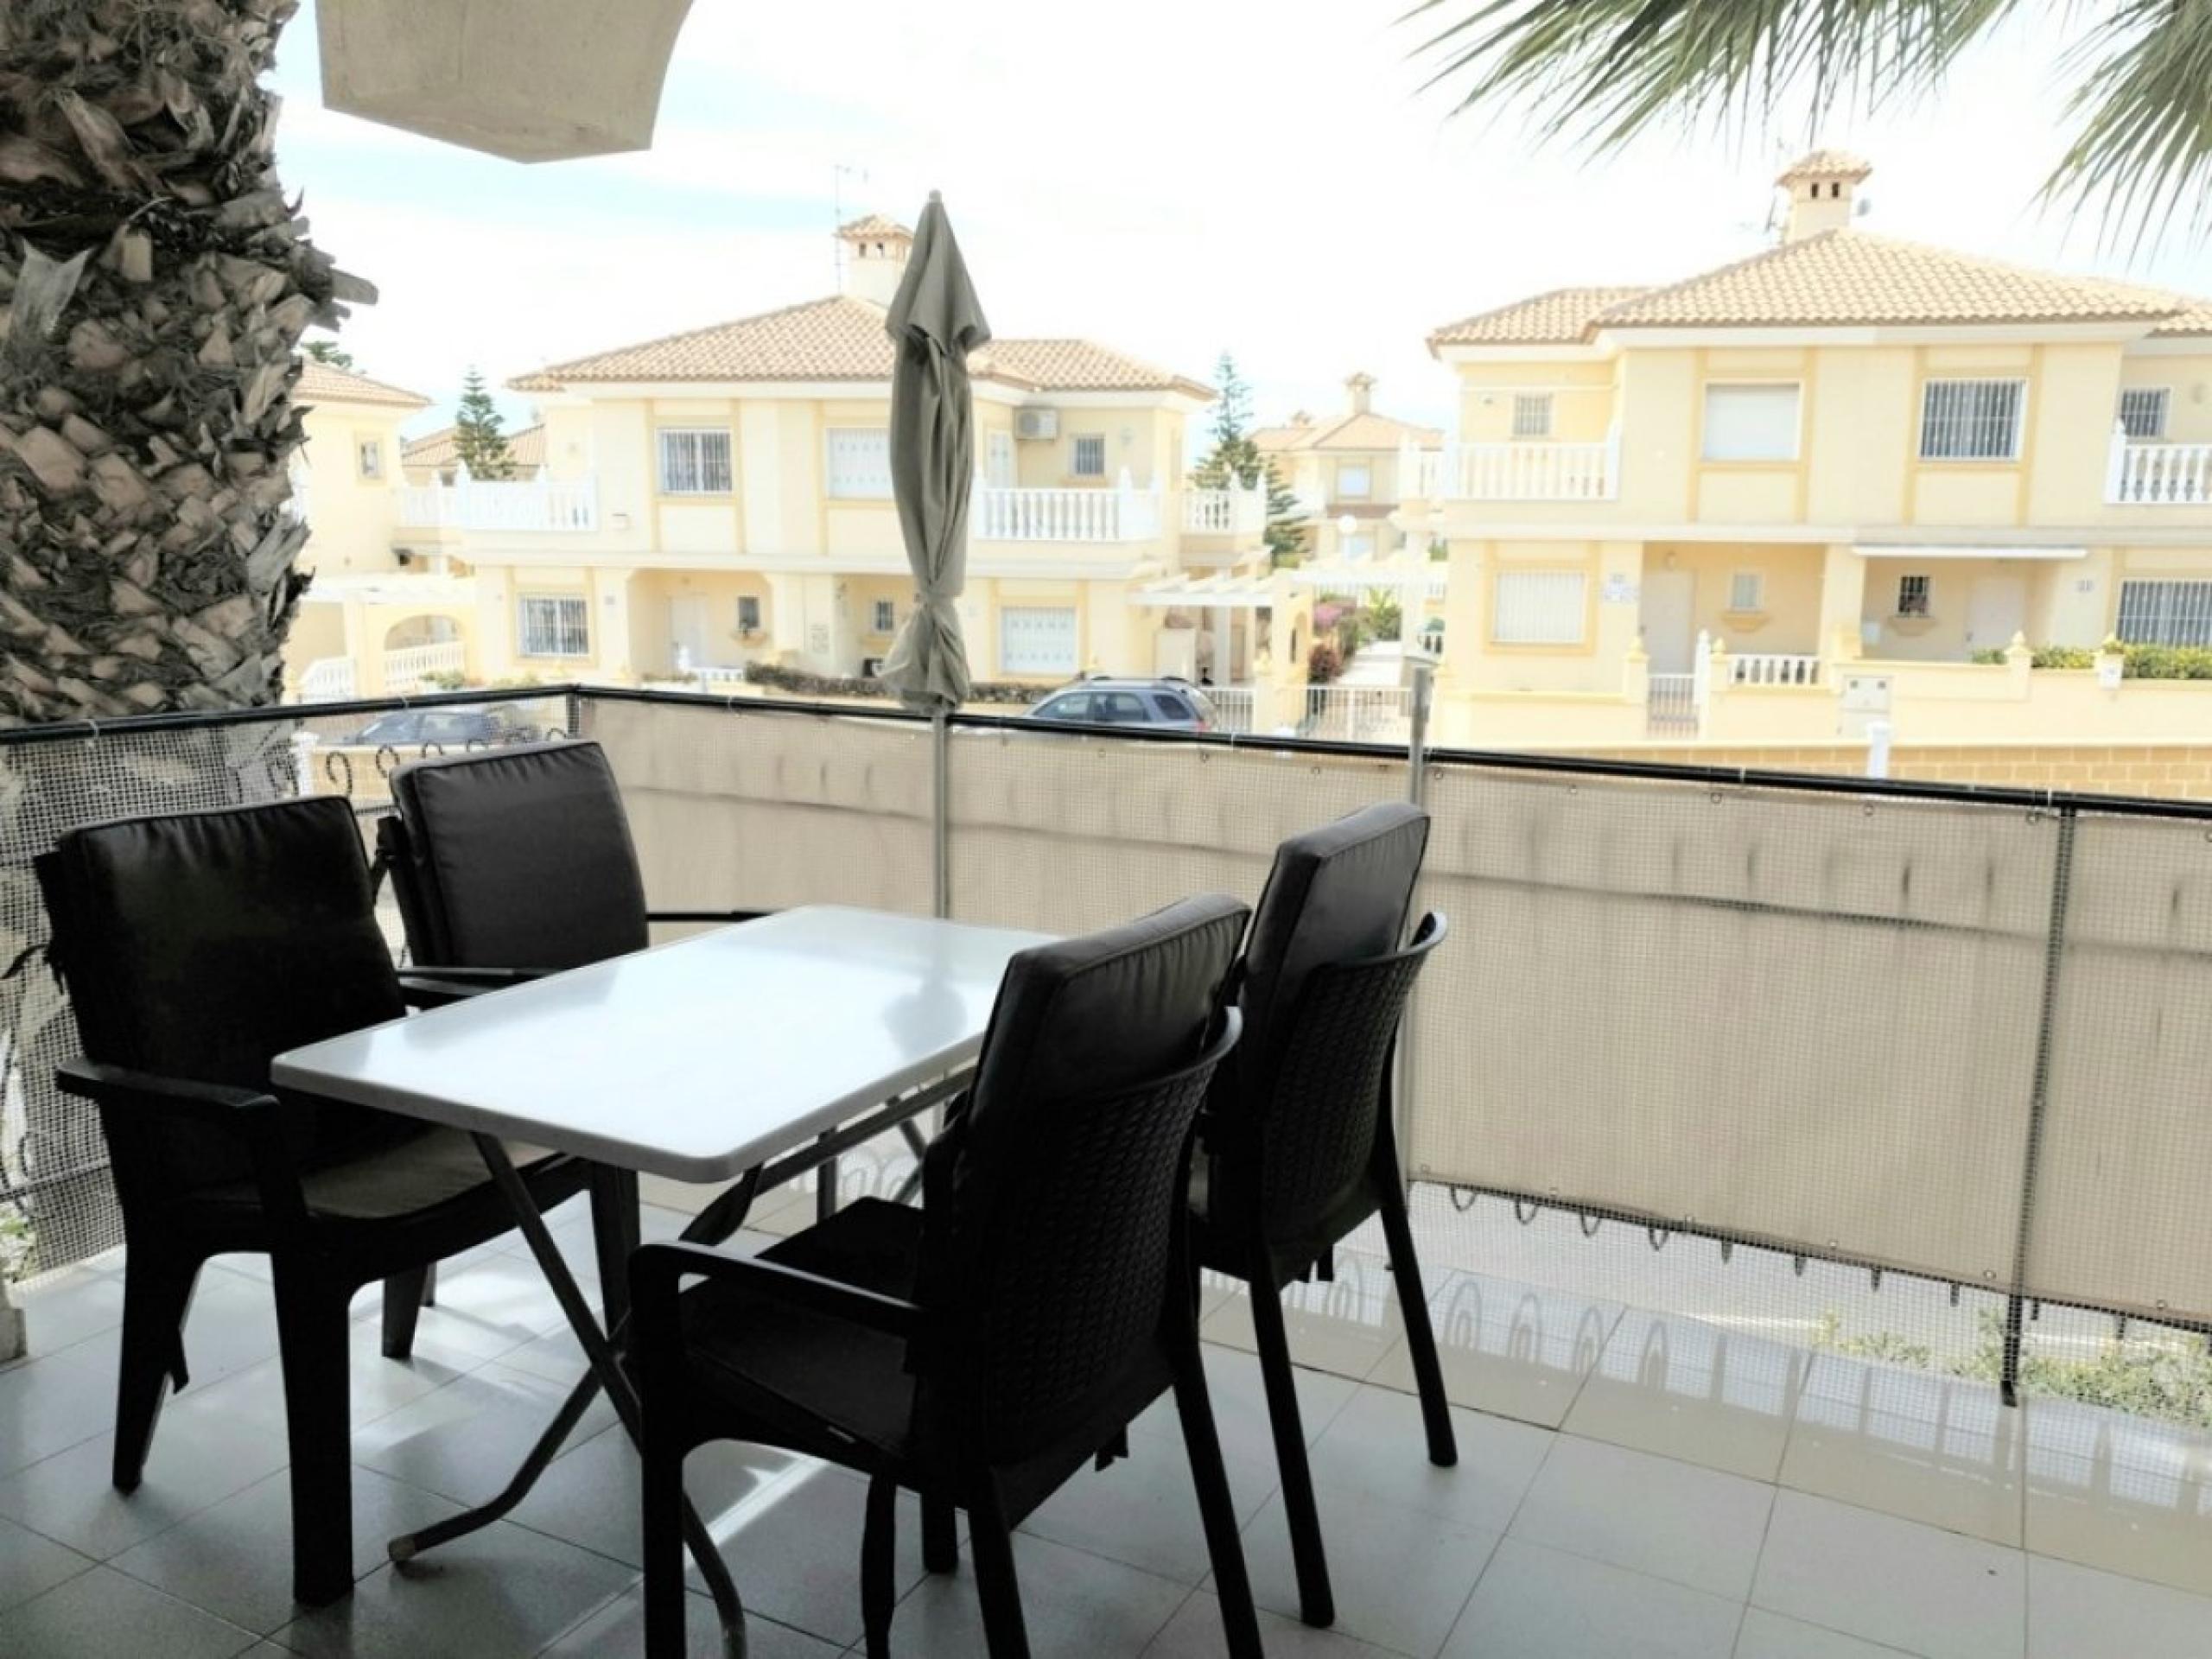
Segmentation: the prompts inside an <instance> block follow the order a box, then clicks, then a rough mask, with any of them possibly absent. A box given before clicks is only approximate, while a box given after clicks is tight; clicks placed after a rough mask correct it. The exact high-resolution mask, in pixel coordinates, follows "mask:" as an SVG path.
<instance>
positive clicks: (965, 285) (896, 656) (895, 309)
mask: <svg viewBox="0 0 2212 1659" xmlns="http://www.w3.org/2000/svg"><path fill="white" fill-rule="evenodd" d="M884 327H885V328H886V329H887V331H888V332H889V334H890V335H891V339H892V341H893V345H894V346H895V347H896V348H897V353H898V359H897V363H896V365H895V366H894V367H893V370H892V373H891V485H892V493H893V496H894V497H895V498H896V499H897V500H898V503H899V531H900V533H901V534H903V535H904V536H905V537H906V562H907V563H908V564H910V565H911V566H912V568H913V572H914V597H915V601H916V602H915V605H914V608H913V611H912V613H911V614H910V615H909V616H908V617H907V618H906V626H903V627H901V628H900V629H899V637H898V639H896V640H894V641H893V643H892V646H891V653H890V655H889V656H887V657H886V658H884V662H883V674H882V678H883V683H885V684H886V685H887V686H889V687H890V688H891V689H892V690H893V691H895V692H897V693H898V694H899V698H900V700H901V701H903V702H906V703H907V704H908V705H909V706H910V707H912V708H917V709H927V710H929V711H930V712H931V714H934V715H946V714H950V712H951V711H952V710H953V709H957V708H958V707H959V706H960V704H961V703H963V702H965V701H967V697H968V689H969V676H968V649H967V646H966V645H964V644H963V642H962V640H961V638H960V614H959V612H958V611H957V609H955V608H954V605H953V601H955V600H957V599H958V598H959V597H960V593H961V590H962V589H963V588H965V587H966V586H967V585H968V489H969V482H970V480H972V479H973V478H974V476H975V472H976V420H975V413H974V409H973V406H972V404H970V403H969V394H968V354H969V353H970V352H972V351H974V350H976V348H977V347H978V346H982V345H983V344H984V343H985V342H986V341H988V340H989V339H990V337H991V326H990V324H988V322H986V321H983V308H982V306H981V305H979V304H978V303H977V302H976V290H975V289H974V287H973V286H972V285H971V284H970V283H969V280H968V267H967V264H965V262H964V261H963V260H962V258H961V257H960V245H959V243H957V241H955V240H954V239H953V236H952V224H951V221H950V220H949V219H947V218H946V217H945V213H944V203H943V202H942V201H941V200H938V194H937V192H935V191H934V190H932V191H931V193H930V200H929V205H928V206H927V207H924V208H923V209H922V222H921V225H920V226H919V228H918V229H917V231H916V232H915V234H914V250H913V252H912V254H911V255H909V256H908V258H907V264H906V277H905V279H904V280H902V281H901V282H900V283H899V292H898V294H897V295H896V296H893V299H892V302H891V311H890V315H888V316H887V318H886V319H885V320H884Z"/></svg>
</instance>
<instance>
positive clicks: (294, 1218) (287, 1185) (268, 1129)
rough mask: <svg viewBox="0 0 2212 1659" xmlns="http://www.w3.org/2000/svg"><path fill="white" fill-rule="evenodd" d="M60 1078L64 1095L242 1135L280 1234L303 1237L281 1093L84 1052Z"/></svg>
mask: <svg viewBox="0 0 2212 1659" xmlns="http://www.w3.org/2000/svg"><path fill="white" fill-rule="evenodd" d="M54 1081H55V1082H56V1083H57V1084H59V1085H60V1089H61V1091H62V1092H63V1093H64V1094H69V1095H75V1096H79V1097H80V1098H82V1099H86V1100H91V1101H93V1102H96V1103H99V1105H101V1106H103V1107H106V1106H120V1107H124V1108H127V1109H135V1110H138V1111H143V1112H149V1113H155V1112H158V1113H160V1114H162V1116H167V1117H170V1118H181V1119H183V1120H185V1121H187V1122H192V1123H197V1124H202V1125H205V1126H207V1127H208V1128H213V1129H216V1130H219V1131H220V1132H221V1133H224V1134H227V1135H235V1136H237V1137H238V1139H239V1140H241V1141H244V1142H245V1147H246V1152H247V1154H248V1156H249V1157H250V1159H251V1161H252V1167H253V1179H254V1184H255V1185H257V1186H258V1187H259V1188H260V1189H261V1203H262V1208H263V1211H264V1213H265V1214H266V1215H267V1216H268V1217H269V1218H270V1223H271V1224H272V1225H273V1226H275V1227H276V1228H277V1230H279V1231H280V1233H283V1234H288V1235H290V1236H295V1237H298V1236H304V1233H305V1230H306V1228H307V1225H308V1207H307V1198H306V1196H305V1195H304V1194H303V1193H302V1192H301V1190H300V1172H299V1166H298V1164H297V1163H296V1161H295V1160H294V1159H293V1156H292V1149H291V1147H290V1146H289V1144H288V1143H287V1142H286V1141H285V1138H284V1135H283V1128H282V1127H281V1125H280V1124H279V1122H278V1115H279V1114H280V1113H282V1112H283V1109H284V1106H283V1102H281V1101H279V1100H278V1099H277V1097H276V1096H274V1095H272V1094H270V1093H269V1092H267V1091H266V1090H259V1089H239V1088H236V1087H233V1086H232V1085H231V1084H220V1083H201V1082H198V1081H195V1080H194V1079H192V1078H189V1077H164V1076H162V1074H160V1073H159V1072H155V1071H135V1070H133V1069H132V1068H131V1067H130V1066H125V1065H104V1064H103V1063H101V1062H100V1061H98V1060H88V1059H86V1058H83V1057H82V1056H79V1057H78V1058H75V1059H69V1060H64V1061H63V1062H62V1063H61V1064H60V1065H59V1066H57V1067H56V1068H55V1069H54Z"/></svg>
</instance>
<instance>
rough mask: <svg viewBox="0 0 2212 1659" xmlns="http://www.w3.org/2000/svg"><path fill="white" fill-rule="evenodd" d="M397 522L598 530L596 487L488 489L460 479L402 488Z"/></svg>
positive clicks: (534, 483)
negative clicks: (451, 482)
mask: <svg viewBox="0 0 2212 1659" xmlns="http://www.w3.org/2000/svg"><path fill="white" fill-rule="evenodd" d="M399 522H400V524H401V525H402V526H403V527H404V528H407V529H410V530H416V529H420V530H432V529H435V530H516V531H571V532H573V531H592V530H597V529H598V528H599V485H598V482H597V480H594V479H588V478H571V479H543V478H540V479H533V480H530V481H529V482H527V483H487V482H486V481H484V480H479V479H472V478H470V477H468V476H467V474H462V476H461V480H460V481H459V482H457V483H453V484H410V485H407V486H404V487H403V488H402V489H401V490H400V492H399Z"/></svg>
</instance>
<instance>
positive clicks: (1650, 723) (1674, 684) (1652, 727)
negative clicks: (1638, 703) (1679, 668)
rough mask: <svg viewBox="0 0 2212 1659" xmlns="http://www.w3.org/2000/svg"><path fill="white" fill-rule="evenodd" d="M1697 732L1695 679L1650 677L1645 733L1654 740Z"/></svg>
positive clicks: (1687, 675) (1692, 677) (1664, 675)
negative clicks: (1660, 737)
mask: <svg viewBox="0 0 2212 1659" xmlns="http://www.w3.org/2000/svg"><path fill="white" fill-rule="evenodd" d="M1644 728H1645V730H1647V731H1648V732H1649V733H1650V734H1652V735H1653V736H1655V737H1656V736H1662V735H1665V736H1694V735H1695V734H1696V732H1697V728H1698V717H1697V676H1696V675H1694V674H1654V675H1653V676H1651V690H1650V694H1649V700H1648V701H1647V702H1646V704H1645V715H1644Z"/></svg>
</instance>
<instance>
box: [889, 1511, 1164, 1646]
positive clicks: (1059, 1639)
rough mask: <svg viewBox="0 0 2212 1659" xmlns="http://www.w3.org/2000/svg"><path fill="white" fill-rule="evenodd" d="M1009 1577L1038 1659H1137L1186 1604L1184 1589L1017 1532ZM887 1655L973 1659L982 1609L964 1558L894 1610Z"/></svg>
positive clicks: (980, 1634) (927, 1580) (979, 1639)
mask: <svg viewBox="0 0 2212 1659" xmlns="http://www.w3.org/2000/svg"><path fill="white" fill-rule="evenodd" d="M1014 1573H1015V1576H1016V1578H1017V1579H1018V1580H1020V1587H1021V1611H1022V1618H1023V1621H1024V1623H1025V1624H1027V1628H1028V1632H1029V1647H1030V1651H1031V1652H1032V1653H1033V1654H1034V1655H1035V1656H1036V1659H1134V1656H1135V1655H1137V1654H1141V1653H1142V1652H1143V1651H1144V1649H1145V1648H1146V1647H1147V1645H1148V1644H1149V1643H1151V1641H1152V1639H1153V1638H1154V1637H1155V1636H1157V1635H1159V1634H1160V1631H1161V1630H1164V1629H1165V1628H1166V1624H1167V1622H1168V1620H1169V1619H1170V1618H1173V1616H1174V1614H1175V1611H1176V1609H1177V1608H1179V1606H1181V1605H1183V1603H1184V1602H1185V1600H1187V1599H1189V1597H1190V1594H1191V1592H1190V1590H1189V1588H1188V1586H1184V1585H1181V1584H1178V1583H1176V1582H1175V1581H1174V1580H1170V1579H1163V1578H1161V1577H1160V1576H1159V1575H1158V1574H1156V1573H1146V1572H1142V1571H1140V1570H1139V1569H1138V1568H1136V1567H1125V1566H1123V1565H1122V1563H1121V1562H1119V1561H1109V1560H1106V1559H1105V1558H1104V1557H1103V1556H1098V1555H1092V1554H1088V1553H1087V1552H1085V1551H1083V1550H1079V1549H1070V1548H1066V1547H1065V1545H1062V1544H1056V1543H1053V1542H1052V1541H1049V1540H1047V1539H1043V1538H1038V1537H1033V1536H1031V1535H1028V1534H1027V1533H1017V1534H1015V1535H1014ZM891 1648H892V1651H893V1652H894V1653H896V1654H898V1655H899V1656H900V1659H910V1656H911V1659H975V1656H977V1655H980V1654H981V1653H982V1651H983V1616H982V1609H981V1607H980V1606H979V1605H977V1603H976V1580H975V1578H974V1576H973V1573H972V1571H971V1568H970V1565H969V1561H968V1560H966V1558H965V1557H964V1555H963V1560H962V1562H961V1567H960V1571H959V1572H957V1573H946V1574H937V1573H931V1574H930V1575H929V1576H928V1577H927V1578H925V1580H923V1581H922V1583H921V1585H920V1586H918V1588H917V1589H916V1590H915V1591H914V1592H913V1593H912V1595H910V1596H908V1597H907V1598H906V1599H905V1600H904V1601H902V1602H900V1603H899V1611H898V1612H897V1614H896V1615H895V1616H894V1617H893V1619H892V1621H891Z"/></svg>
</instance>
